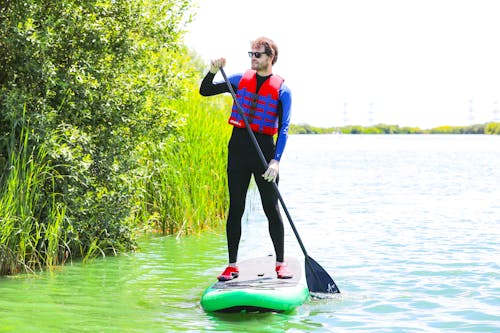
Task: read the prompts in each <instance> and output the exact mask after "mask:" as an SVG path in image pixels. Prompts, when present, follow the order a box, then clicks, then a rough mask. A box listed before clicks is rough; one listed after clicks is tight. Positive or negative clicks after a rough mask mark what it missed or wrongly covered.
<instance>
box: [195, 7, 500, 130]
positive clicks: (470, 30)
mask: <svg viewBox="0 0 500 333" xmlns="http://www.w3.org/2000/svg"><path fill="white" fill-rule="evenodd" d="M193 2H195V3H196V4H195V9H194V13H195V16H194V20H193V22H191V23H189V24H188V26H187V33H186V35H185V43H186V44H187V45H188V46H189V47H191V48H192V49H194V50H195V51H196V52H197V53H198V54H199V55H200V56H201V57H202V59H203V60H204V61H205V62H206V65H207V70H208V66H209V62H210V59H213V58H219V57H224V58H226V61H227V64H226V67H225V71H226V73H228V74H230V73H237V72H238V73H240V72H243V71H245V70H246V69H248V68H249V67H250V59H249V58H248V55H247V51H249V50H250V43H251V41H252V40H254V39H256V38H257V37H260V36H266V37H269V38H271V39H273V40H274V41H275V42H276V44H277V45H278V48H279V56H278V61H277V63H276V64H275V65H274V66H273V72H274V73H275V74H278V75H280V76H282V77H283V78H284V79H285V83H286V84H287V85H288V86H289V87H290V89H291V90H292V101H293V102H292V103H293V104H292V123H294V124H303V123H307V124H309V125H312V126H320V127H336V126H345V125H362V126H369V125H374V124H379V123H384V124H394V125H399V126H412V127H421V128H432V127H437V126H444V125H452V126H465V125H470V124H479V123H486V122H489V121H500V112H499V111H500V41H499V40H500V38H499V37H500V3H499V2H498V1H497V0H308V1H290V0H251V1H249V0H245V1H243V0H193ZM217 79H220V80H222V77H221V76H220V75H219V76H218V77H217Z"/></svg>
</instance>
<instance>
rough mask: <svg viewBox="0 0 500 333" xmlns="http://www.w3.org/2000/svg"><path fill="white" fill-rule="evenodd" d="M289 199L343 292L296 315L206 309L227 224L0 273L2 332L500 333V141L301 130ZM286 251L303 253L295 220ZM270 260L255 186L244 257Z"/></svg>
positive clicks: (289, 152)
mask: <svg viewBox="0 0 500 333" xmlns="http://www.w3.org/2000/svg"><path fill="white" fill-rule="evenodd" d="M280 172H281V180H280V191H281V193H282V195H283V198H284V200H285V203H286V205H287V207H288V209H289V211H290V214H291V215H292V218H293V221H294V223H295V225H296V227H297V229H298V231H299V234H300V236H301V238H302V240H303V242H304V245H305V247H306V249H307V251H308V252H309V255H310V256H311V257H313V258H314V259H315V260H316V261H318V262H319V263H320V264H321V265H322V266H323V267H324V268H325V269H326V270H327V271H328V272H329V273H330V275H331V276H332V277H333V278H334V280H335V282H336V283H337V285H338V287H339V288H340V290H341V292H342V293H341V294H340V295H339V296H338V297H332V298H329V299H321V300H317V299H313V300H310V301H309V302H307V303H306V304H304V305H303V306H301V307H299V308H297V309H296V310H295V311H293V312H292V313H287V314H269V313H268V314H226V315H214V314H207V313H205V312H204V311H203V310H202V309H201V307H200V305H199V300H200V297H201V294H202V293H203V291H204V289H205V288H206V287H208V286H209V285H210V284H211V283H213V282H215V277H216V276H217V275H218V274H219V273H220V271H222V269H223V268H224V266H225V264H226V244H225V236H224V234H223V232H222V229H221V230H219V231H216V232H211V233H205V234H203V235H199V236H190V237H185V238H182V239H176V238H175V237H151V238H147V239H144V240H142V241H141V243H140V246H141V249H140V251H139V252H137V253H133V254H130V255H122V256H119V257H110V258H105V259H97V260H95V261H94V262H92V263H88V264H83V265H82V264H80V263H73V264H72V265H68V266H65V267H63V268H61V269H60V270H58V271H56V272H53V273H42V274H38V275H36V276H18V277H10V278H2V279H0V332H173V331H185V332H210V331H216V332H499V331H500V259H499V258H500V255H499V254H500V242H499V239H500V136H482V135H478V136H474V135H373V136H368V135H366V136H365V135H310V136H309V135H292V136H291V137H290V139H289V143H288V146H287V149H286V151H285V155H284V157H283V160H282V163H281V170H280ZM283 217H284V218H285V223H286V255H289V256H301V250H300V248H299V246H298V244H297V241H296V239H295V236H294V235H293V233H292V231H291V228H290V227H289V224H288V222H287V221H286V217H285V216H283ZM268 253H272V244H271V241H270V239H269V236H268V233H267V222H266V221H265V218H264V215H263V213H262V210H261V208H260V202H259V198H258V194H257V193H256V192H255V191H251V192H250V193H249V196H248V205H247V212H246V214H245V217H244V221H243V237H242V241H241V246H240V259H244V258H249V257H254V256H261V255H267V254H268Z"/></svg>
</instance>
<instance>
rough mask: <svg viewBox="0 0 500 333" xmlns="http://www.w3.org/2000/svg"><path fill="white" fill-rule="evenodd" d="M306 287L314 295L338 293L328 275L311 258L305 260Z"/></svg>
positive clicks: (307, 257)
mask: <svg viewBox="0 0 500 333" xmlns="http://www.w3.org/2000/svg"><path fill="white" fill-rule="evenodd" d="M305 268H306V280H307V287H308V288H309V291H310V292H314V293H328V294H335V293H340V290H339V288H337V285H336V284H335V282H334V281H333V279H332V278H331V277H330V275H329V274H328V273H327V272H326V271H325V270H324V269H323V267H321V266H320V264H318V263H317V262H316V261H315V260H314V259H313V258H311V257H309V256H306V258H305Z"/></svg>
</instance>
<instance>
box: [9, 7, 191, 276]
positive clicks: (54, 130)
mask: <svg viewBox="0 0 500 333" xmlns="http://www.w3.org/2000/svg"><path fill="white" fill-rule="evenodd" d="M189 3H190V2H189V1H188V0H168V1H163V0H132V1H131V0H78V1H76V0H36V1H35V0H23V1H2V3H1V5H0V190H1V192H0V193H1V195H2V200H3V201H2V203H1V204H2V206H0V219H1V221H0V223H1V225H5V223H6V221H17V222H16V223H17V224H19V223H21V224H23V228H24V229H23V228H21V229H22V230H27V231H26V237H25V238H19V239H14V238H13V237H12V234H11V233H10V232H7V229H6V228H5V229H4V228H3V227H1V226H0V232H1V234H0V259H2V261H0V271H2V270H3V271H6V270H7V271H13V270H14V269H10V268H9V269H6V268H4V269H2V267H6V266H9V267H10V263H9V264H7V261H10V262H15V265H17V266H23V265H25V266H26V267H37V266H39V265H43V264H47V263H49V264H50V263H53V264H56V263H57V262H61V261H62V259H61V258H65V257H67V256H82V257H87V256H90V255H93V254H94V253H110V252H111V253H113V252H116V251H121V250H129V249H132V248H134V246H135V244H134V241H133V237H132V233H133V228H134V227H135V223H136V222H137V221H136V220H134V215H132V214H131V209H132V208H133V205H131V201H132V200H133V198H134V197H135V195H136V193H137V192H138V190H137V189H135V188H134V186H136V185H137V182H136V181H135V180H134V177H139V175H140V170H142V166H141V165H140V163H139V162H140V158H141V156H142V152H143V147H144V146H145V145H149V146H151V147H155V146H156V145H158V144H160V143H161V142H170V141H173V142H175V140H173V139H172V140H171V139H169V138H170V137H173V136H175V135H177V131H178V129H179V128H180V127H181V125H182V124H183V120H182V115H181V114H180V113H179V112H178V111H177V110H176V107H177V106H178V105H176V103H177V100H179V99H181V98H182V97H183V96H185V95H186V94H187V91H188V90H187V89H186V83H189V84H191V82H193V81H194V80H196V79H197V76H198V72H197V71H196V69H195V66H194V65H193V64H192V63H191V57H190V56H189V54H188V52H187V50H186V49H184V47H183V46H182V42H181V41H182V33H183V29H184V25H185V23H186V22H188V21H189V9H190V7H189ZM169 140H170V141H169ZM152 149H154V148H152ZM26 152H29V153H26ZM19 156H24V158H25V160H22V162H18V161H19ZM16 163H17V164H16ZM19 163H20V164H19ZM20 169H23V170H25V171H26V172H22V173H19V170H20ZM37 170H38V171H37ZM40 175H43V180H40V183H37V186H34V185H33V183H32V182H31V181H30V179H32V177H33V176H36V177H39V176H40ZM13 184H18V185H19V186H17V187H15V186H14V187H12V185H13ZM15 188H17V189H16V190H19V191H22V190H23V191H25V192H26V193H32V195H33V196H35V197H34V198H31V197H26V198H23V197H22V196H21V197H17V198H16V199H15V200H17V203H14V204H13V206H14V207H15V206H17V207H25V206H26V205H28V206H29V207H31V210H26V209H24V208H23V209H20V208H19V209H17V210H13V209H12V208H9V207H11V206H9V203H8V202H7V199H8V197H9V196H12V195H13V193H15V192H13V191H14V190H13V189H15ZM36 191H38V192H40V194H39V195H34V194H33V192H36ZM54 215H57V216H58V221H57V223H58V224H57V227H56V225H54V223H53V222H54V221H53V218H54ZM9 225H13V224H12V223H11V224H9ZM13 228H14V227H13ZM21 229H19V230H21ZM56 229H57V230H56ZM49 230H52V231H54V232H55V235H56V236H50V237H57V238H58V240H59V241H60V242H59V244H58V245H57V246H56V248H57V250H56V251H57V252H58V254H57V256H55V257H54V256H49V252H50V251H49V250H48V248H49V247H50V246H51V247H52V250H51V251H53V250H54V245H53V242H52V245H50V246H49V245H48V244H51V243H50V239H51V238H49V236H47V232H48V231H49ZM19 234H22V233H19ZM33 235H35V236H33ZM28 239H31V242H32V244H31V248H32V249H34V250H29V251H28V250H26V251H20V249H21V248H23V247H25V245H26V241H27V240H28ZM35 250H36V251H35ZM30 251H31V252H30ZM35 253H37V257H38V258H39V259H38V260H35V259H33V258H32V255H34V254H35ZM44 256H45V259H40V258H42V257H44ZM7 258H10V259H7ZM3 259H5V260H3Z"/></svg>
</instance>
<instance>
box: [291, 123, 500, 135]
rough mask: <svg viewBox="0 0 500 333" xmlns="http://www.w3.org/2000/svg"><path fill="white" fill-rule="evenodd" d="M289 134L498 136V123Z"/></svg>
mask: <svg viewBox="0 0 500 333" xmlns="http://www.w3.org/2000/svg"><path fill="white" fill-rule="evenodd" d="M290 133H291V134H332V133H333V134H500V123H497V122H490V123H486V124H476V125H471V126H440V127H435V128H431V129H421V128H419V127H399V126H398V125H387V124H378V125H374V126H368V127H363V126H343V127H315V126H311V125H308V124H298V125H295V124H292V125H291V126H290Z"/></svg>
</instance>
